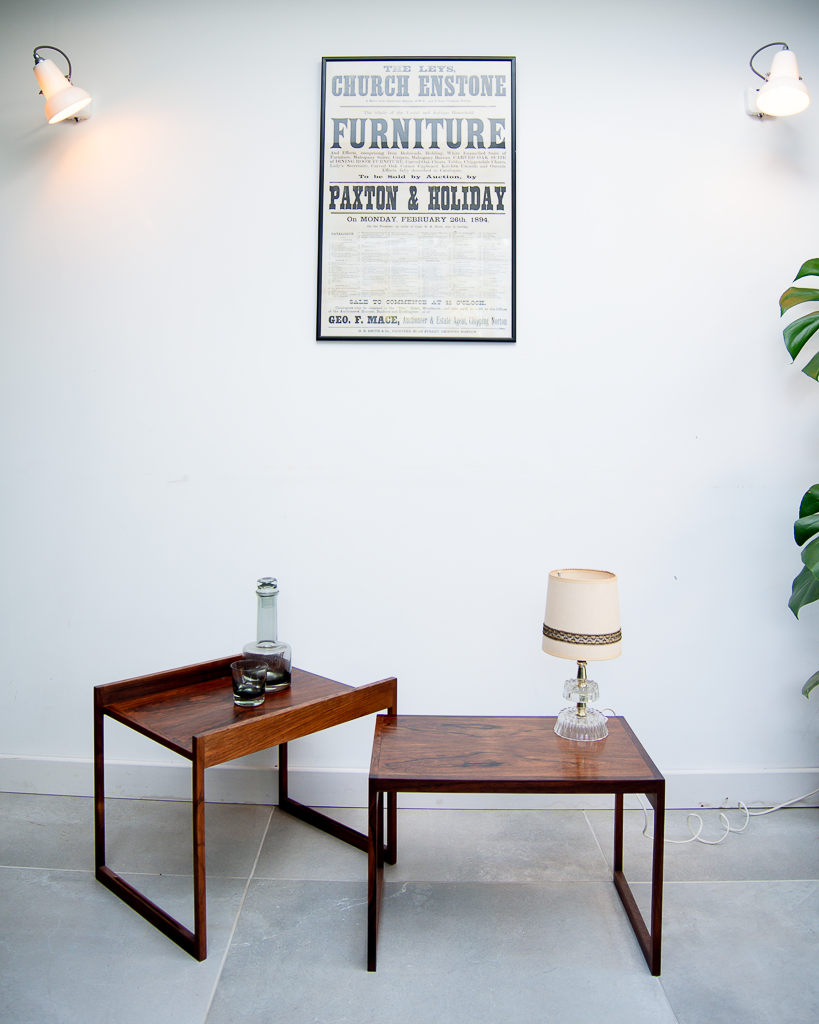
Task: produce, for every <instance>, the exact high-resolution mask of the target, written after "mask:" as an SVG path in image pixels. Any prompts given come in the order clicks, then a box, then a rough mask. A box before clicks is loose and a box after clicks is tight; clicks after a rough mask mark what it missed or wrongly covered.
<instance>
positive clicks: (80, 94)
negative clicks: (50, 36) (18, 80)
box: [34, 45, 91, 124]
mask: <svg viewBox="0 0 819 1024" xmlns="http://www.w3.org/2000/svg"><path fill="white" fill-rule="evenodd" d="M40 50H56V52H57V53H62V55H63V57H65V59H66V61H67V63H68V74H67V75H64V74H63V73H62V71H60V69H59V68H58V67H57V65H56V64H55V63H54V61H52V60H48V59H47V58H46V57H43V56H42V55H41V54H40ZM34 76H35V78H36V79H37V82H38V84H39V86H40V95H41V96H45V98H46V105H45V115H46V120H47V121H48V123H49V124H57V122H58V121H68V120H71V121H75V122H76V121H86V120H88V118H89V117H90V116H91V111H90V109H89V107H90V103H91V96H90V95H89V94H88V93H87V92H86V91H85V89H80V87H79V86H78V85H74V84H73V83H72V81H71V61H70V60H69V59H68V54H67V53H63V51H62V50H61V49H59V47H57V46H45V45H43V46H35V47H34Z"/></svg>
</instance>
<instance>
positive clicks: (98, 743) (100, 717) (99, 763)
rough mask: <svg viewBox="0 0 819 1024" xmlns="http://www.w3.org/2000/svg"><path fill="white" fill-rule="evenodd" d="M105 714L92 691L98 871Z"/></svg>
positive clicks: (102, 818) (97, 865) (101, 847)
mask: <svg viewBox="0 0 819 1024" xmlns="http://www.w3.org/2000/svg"><path fill="white" fill-rule="evenodd" d="M104 744H105V714H104V712H103V707H102V702H101V701H100V699H99V694H98V693H97V692H96V691H95V692H94V860H95V864H94V866H95V869H96V871H97V872H99V869H100V868H101V867H104V865H105V745H104Z"/></svg>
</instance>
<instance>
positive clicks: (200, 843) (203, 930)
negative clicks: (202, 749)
mask: <svg viewBox="0 0 819 1024" xmlns="http://www.w3.org/2000/svg"><path fill="white" fill-rule="evenodd" d="M197 739H198V737H196V736H194V738H193V766H192V771H191V780H192V784H191V789H192V800H191V803H192V809H193V935H194V947H193V955H194V956H195V957H196V959H197V960H204V959H205V958H206V957H207V955H208V936H207V909H206V908H207V903H206V882H205V768H204V764H203V762H202V757H201V755H200V753H199V751H198V749H197V748H198V743H197Z"/></svg>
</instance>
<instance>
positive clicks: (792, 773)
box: [0, 755, 819, 809]
mask: <svg viewBox="0 0 819 1024" xmlns="http://www.w3.org/2000/svg"><path fill="white" fill-rule="evenodd" d="M660 770H661V771H662V772H663V774H664V775H665V778H666V782H667V786H666V806H667V807H679V808H697V807H736V806H737V804H738V802H739V801H740V800H741V801H742V802H743V803H745V804H747V805H748V807H761V806H765V807H770V806H773V805H776V804H780V803H784V802H785V801H788V800H793V799H795V798H796V797H799V796H802V795H803V794H805V793H808V792H810V791H811V790H813V789H817V788H819V768H769V769H763V770H760V769H748V770H738V771H720V770H713V771H710V770H708V769H698V770H674V769H666V770H664V769H662V768H661V769H660ZM367 774H368V773H367V769H364V768H361V769H358V768H337V769H332V768H299V767H291V769H290V785H289V792H290V796H291V797H292V798H293V799H294V800H299V801H300V802H301V803H304V804H308V805H310V806H313V807H366V806H367ZM277 786H278V781H277V773H276V770H275V769H271V768H264V767H256V766H252V765H231V764H227V765H218V766H217V767H215V768H208V770H207V771H206V772H205V792H206V798H207V800H209V801H212V802H213V803H239V804H274V803H276V799H277ZM105 791H106V797H111V798H117V797H121V798H141V799H145V800H189V799H190V796H191V773H190V765H189V764H188V763H187V762H180V763H178V764H171V763H168V762H129V763H125V762H122V761H109V762H106V766H105ZM0 792H5V793H37V794H55V795H59V796H91V795H92V794H93V763H92V761H91V759H90V758H87V759H86V758H47V757H37V758H33V757H17V756H14V755H0ZM612 800H613V798H612V797H611V796H606V795H602V796H596V795H593V794H589V795H582V794H581V795H577V796H562V795H559V794H558V795H531V796H529V795H514V794H509V795H507V794H502V793H487V794H483V793H475V794H458V793H451V794H450V793H406V794H403V793H402V794H401V795H400V796H399V806H400V807H433V808H434V807H447V808H476V809H483V808H486V809H492V808H541V807H542V808H567V807H589V808H596V807H611V806H612ZM626 806H627V807H636V806H638V801H637V797H635V796H627V797H626ZM798 806H804V807H807V806H814V807H816V806H819V793H818V794H816V795H815V796H812V797H810V798H809V799H808V800H806V801H804V803H802V804H799V805H798Z"/></svg>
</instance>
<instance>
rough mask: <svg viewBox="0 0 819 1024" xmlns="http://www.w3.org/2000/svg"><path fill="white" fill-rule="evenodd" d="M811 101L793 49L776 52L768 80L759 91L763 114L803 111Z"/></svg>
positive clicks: (757, 101)
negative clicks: (800, 75)
mask: <svg viewBox="0 0 819 1024" xmlns="http://www.w3.org/2000/svg"><path fill="white" fill-rule="evenodd" d="M809 103H810V93H809V92H808V88H807V86H806V85H805V83H804V82H803V81H802V80H801V79H800V77H799V67H798V65H797V63H796V57H795V56H794V54H793V51H792V50H780V51H779V52H778V53H775V54H774V59H773V62H772V63H771V73H770V74H769V75H768V81H767V82H766V83H765V84H764V85H763V86H762V88H761V89H760V90H759V92H758V93H757V97H756V105H757V106H758V107H759V109H760V110H761V111H762V113H763V114H770V115H771V116H772V117H787V116H788V115H789V114H799V113H801V112H802V111H803V110H804V109H805V108H806V107H807V105H808V104H809Z"/></svg>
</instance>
